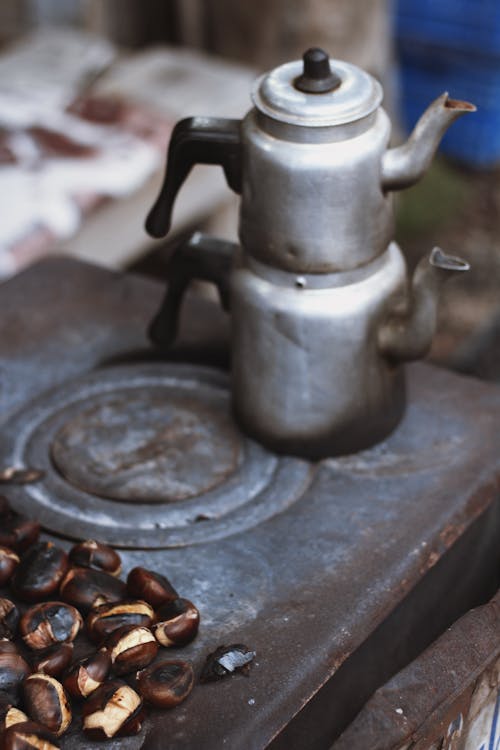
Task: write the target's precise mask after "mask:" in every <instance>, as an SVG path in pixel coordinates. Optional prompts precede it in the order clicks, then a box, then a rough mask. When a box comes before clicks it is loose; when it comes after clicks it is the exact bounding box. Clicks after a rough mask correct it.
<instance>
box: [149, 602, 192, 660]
mask: <svg viewBox="0 0 500 750" xmlns="http://www.w3.org/2000/svg"><path fill="white" fill-rule="evenodd" d="M199 624H200V613H199V612H198V610H197V609H196V607H195V606H194V604H193V603H192V602H190V601H189V599H182V598H180V597H179V598H178V599H174V600H173V601H171V602H167V603H166V604H163V605H162V606H161V607H160V608H159V609H158V610H157V612H156V616H155V624H154V625H153V627H152V628H151V630H152V631H153V634H154V636H155V638H156V640H157V641H158V643H160V644H161V645H162V646H165V647H166V648H169V647H170V646H185V645H186V644H187V643H190V642H191V641H192V640H193V638H194V637H195V636H196V634H197V632H198V626H199Z"/></svg>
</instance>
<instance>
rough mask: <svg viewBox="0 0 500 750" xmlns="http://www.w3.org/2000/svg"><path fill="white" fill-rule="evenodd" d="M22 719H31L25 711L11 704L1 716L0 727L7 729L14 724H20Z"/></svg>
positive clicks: (3, 729)
mask: <svg viewBox="0 0 500 750" xmlns="http://www.w3.org/2000/svg"><path fill="white" fill-rule="evenodd" d="M22 721H29V719H28V717H27V716H26V714H25V713H24V711H20V710H19V708H16V707H15V706H11V707H10V708H9V710H8V711H7V712H6V713H5V714H4V715H3V716H2V717H1V718H0V728H1V730H2V731H5V730H6V729H8V728H9V727H13V726H14V724H20V723H21V722H22Z"/></svg>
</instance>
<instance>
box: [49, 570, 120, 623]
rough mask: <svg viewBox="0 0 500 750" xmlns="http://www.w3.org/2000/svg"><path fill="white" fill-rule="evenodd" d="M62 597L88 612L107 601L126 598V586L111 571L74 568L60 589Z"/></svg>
mask: <svg viewBox="0 0 500 750" xmlns="http://www.w3.org/2000/svg"><path fill="white" fill-rule="evenodd" d="M59 594H60V596H61V599H62V600H63V601H65V602H68V603H69V604H72V605H73V606H74V607H78V609H79V610H80V611H83V612H88V611H89V610H91V609H92V607H97V606H99V605H100V604H106V602H118V601H120V600H122V599H124V598H125V595H126V586H125V584H124V583H123V581H120V580H118V578H115V577H114V576H112V575H110V574H109V573H105V572H104V571H102V570H93V569H92V568H72V569H71V570H69V571H68V573H67V574H66V576H65V577H64V580H63V581H62V583H61V587H60V589H59Z"/></svg>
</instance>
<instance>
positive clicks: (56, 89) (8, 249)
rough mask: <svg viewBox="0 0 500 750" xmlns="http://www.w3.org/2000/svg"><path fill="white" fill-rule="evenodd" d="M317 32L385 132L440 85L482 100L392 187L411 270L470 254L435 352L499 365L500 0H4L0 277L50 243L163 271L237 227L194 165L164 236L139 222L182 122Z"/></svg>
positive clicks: (205, 172) (237, 109)
mask: <svg viewBox="0 0 500 750" xmlns="http://www.w3.org/2000/svg"><path fill="white" fill-rule="evenodd" d="M310 46H321V47H324V48H325V49H326V50H327V51H328V52H329V53H330V55H331V56H332V57H336V58H340V59H345V60H348V61H351V62H354V63H355V64H357V65H359V66H361V67H363V68H365V69H366V70H368V71H369V72H370V73H372V74H373V75H374V76H376V77H377V78H378V79H379V80H380V81H381V83H382V85H383V87H384V91H385V100H384V106H385V108H386V109H387V110H388V112H389V115H390V117H391V119H392V121H393V125H394V136H393V143H397V142H398V141H401V140H403V139H404V138H405V137H406V134H407V133H408V132H409V130H411V128H412V126H413V124H414V123H415V121H416V120H417V118H418V116H419V115H420V114H421V112H422V111H423V110H424V109H425V108H426V106H427V105H428V104H429V103H430V101H431V100H432V99H434V98H435V97H436V96H438V95H439V94H440V93H442V92H443V91H449V93H450V95H451V96H452V97H454V98H459V99H466V100H469V101H472V102H473V103H475V104H476V105H477V107H478V111H477V113H475V114H474V115H473V116H470V117H469V116H467V117H464V118H462V119H460V120H459V121H458V122H457V123H455V124H454V125H453V126H452V128H451V129H450V130H449V132H448V134H447V135H446V137H445V139H444V140H443V143H442V147H441V149H440V153H439V155H438V158H437V159H436V160H435V163H434V164H433V166H432V168H431V170H430V171H429V173H428V174H427V175H426V176H425V178H424V179H423V180H422V181H421V182H420V183H419V184H418V185H417V186H416V187H414V188H412V189H410V190H407V191H404V192H403V193H402V194H401V195H399V196H398V203H397V239H398V241H399V242H400V244H401V246H402V249H403V251H404V252H405V254H406V255H407V257H408V260H409V264H410V267H411V266H413V265H414V264H415V263H416V262H417V261H418V259H419V258H420V257H421V256H422V255H423V254H424V253H428V252H429V251H430V249H431V248H432V247H433V246H434V245H440V246H441V247H442V248H443V249H444V250H445V251H446V252H449V253H452V254H456V255H460V256H462V257H464V258H466V259H467V260H468V261H469V262H470V263H471V265H472V270H471V272H470V273H468V274H466V275H465V276H464V278H461V279H460V280H455V281H453V282H452V283H451V284H449V285H448V286H447V288H446V292H445V294H444V295H443V296H444V299H443V304H442V306H441V313H440V324H439V332H438V336H437V337H436V340H435V344H434V347H433V350H432V352H431V359H433V360H434V361H435V362H437V363H440V364H444V365H446V366H450V367H453V368H455V369H458V370H462V371H465V372H473V373H475V374H478V375H480V376H481V377H484V378H490V379H500V295H499V289H500V211H499V207H500V183H499V174H500V171H499V166H500V96H499V95H500V6H499V4H498V2H497V0H440V2H438V3H436V2H432V0H394V1H393V2H389V0H308V1H307V2H306V0H286V2H285V0H265V1H264V0H252V1H251V2H250V0H240V2H234V0H141V2H139V1H138V0H2V2H1V3H0V104H1V106H0V192H1V195H2V203H3V212H2V223H1V225H0V278H3V279H6V278H8V276H9V275H12V274H14V273H16V272H17V271H18V270H20V269H21V268H22V267H24V266H25V265H27V264H29V263H32V262H33V261H35V260H37V259H38V258H40V257H42V256H44V255H47V254H53V253H67V254H70V255H72V256H75V257H79V258H82V259H85V260H89V261H91V262H94V263H99V264H103V265H106V266H109V267H112V268H120V269H130V270H133V271H135V272H139V273H147V274H152V275H155V276H157V277H159V278H164V276H165V267H166V261H167V259H168V257H169V255H170V253H171V250H172V247H173V246H174V245H175V244H176V243H178V242H179V241H180V239H182V237H184V236H186V234H188V233H190V232H191V231H193V230H194V229H197V228H202V229H204V230H206V231H209V232H212V233H216V234H218V235H220V236H225V237H228V238H230V239H234V238H235V237H236V225H237V199H236V198H235V196H234V195H232V194H231V192H230V191H229V189H228V188H227V186H226V185H225V182H224V179H223V176H222V171H221V170H220V169H215V168H211V167H201V166H199V167H196V168H195V169H194V170H193V172H192V174H191V175H190V177H189V179H188V181H187V182H186V185H185V187H184V188H183V189H182V191H181V194H180V198H179V200H178V202H177V204H176V209H175V213H174V231H173V233H172V235H171V236H170V237H169V241H168V242H166V243H162V242H159V243H158V242H154V241H153V240H151V239H150V238H148V236H147V235H146V234H145V232H144V229H143V224H144V218H145V215H146V213H147V211H148V209H149V207H150V205H151V204H152V202H153V200H154V198H155V196H156V193H157V190H158V187H159V184H160V181H161V177H162V173H163V168H164V161H165V152H166V146H167V143H168V140H169V136H170V133H171V130H172V127H173V125H174V124H175V122H176V121H177V120H179V119H181V118H182V117H186V116H190V115H194V114H197V115H203V114H205V115H210V116H226V117H241V116H242V115H243V114H244V113H245V112H246V111H247V110H248V109H249V107H250V96H249V91H250V85H251V83H252V81H253V79H254V77H255V75H256V74H257V73H259V72H262V71H264V70H267V69H269V68H271V67H274V66H276V65H279V64H281V63H284V62H286V61H288V60H292V59H296V58H298V57H300V56H301V55H302V53H303V52H304V50H305V49H306V48H308V47H310ZM353 200H355V196H353ZM0 288H1V287H0Z"/></svg>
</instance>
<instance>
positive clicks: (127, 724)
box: [82, 680, 145, 740]
mask: <svg viewBox="0 0 500 750" xmlns="http://www.w3.org/2000/svg"><path fill="white" fill-rule="evenodd" d="M144 714H145V711H144V707H143V702H142V698H141V697H140V695H138V694H137V693H136V692H135V690H133V689H132V688H131V687H129V686H128V685H126V684H125V683H124V682H122V681H121V680H110V681H109V682H106V683H104V685H102V686H101V687H100V688H97V690H96V691H95V692H94V693H92V695H91V696H90V698H88V700H86V701H85V703H84V704H83V711H82V717H83V731H84V732H85V734H86V736H87V737H89V738H90V739H93V740H106V739H109V738H110V737H125V736H129V735H133V734H138V733H139V732H140V731H141V727H142V722H143V720H144Z"/></svg>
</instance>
